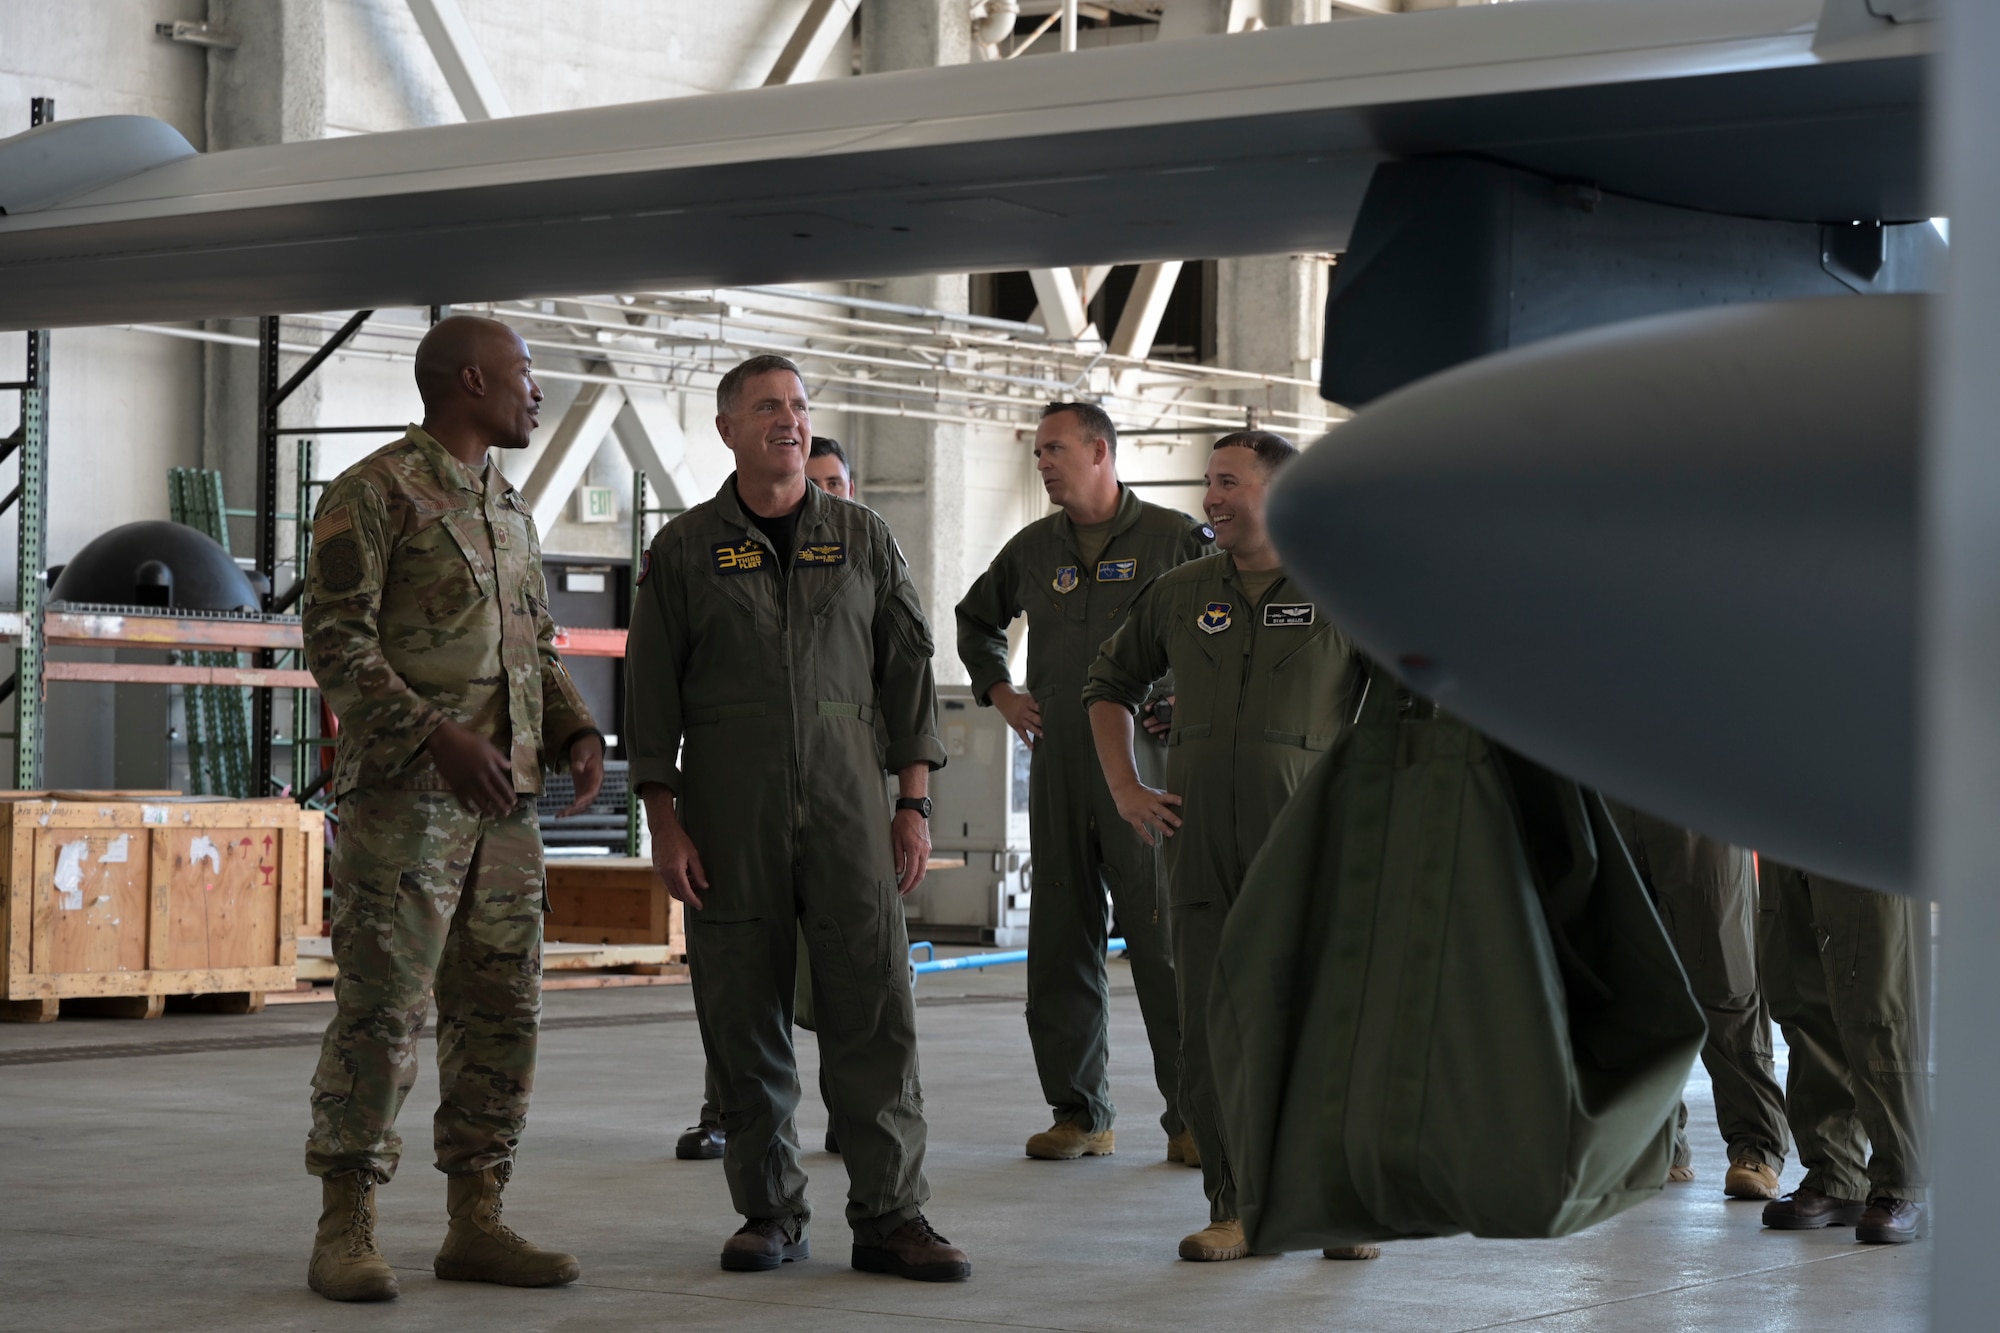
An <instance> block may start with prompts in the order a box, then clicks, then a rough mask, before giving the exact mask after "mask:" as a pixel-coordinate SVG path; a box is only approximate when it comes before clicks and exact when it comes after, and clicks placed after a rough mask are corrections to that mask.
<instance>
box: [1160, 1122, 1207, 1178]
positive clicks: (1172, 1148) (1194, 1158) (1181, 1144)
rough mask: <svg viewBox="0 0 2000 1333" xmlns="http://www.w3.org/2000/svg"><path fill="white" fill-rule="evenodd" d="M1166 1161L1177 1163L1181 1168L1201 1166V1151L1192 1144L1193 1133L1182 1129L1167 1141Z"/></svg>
mask: <svg viewBox="0 0 2000 1333" xmlns="http://www.w3.org/2000/svg"><path fill="white" fill-rule="evenodd" d="M1167 1160H1168V1161H1169V1162H1179V1163H1180V1164H1181V1165H1182V1166H1192V1167H1195V1168H1197V1169H1199V1168H1200V1166H1201V1149H1200V1148H1197V1147H1196V1146H1195V1143H1194V1131H1193V1130H1191V1129H1184V1130H1182V1131H1181V1132H1180V1133H1178V1134H1176V1135H1174V1136H1173V1137H1172V1138H1170V1139H1168V1140H1167Z"/></svg>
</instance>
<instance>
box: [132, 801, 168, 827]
mask: <svg viewBox="0 0 2000 1333" xmlns="http://www.w3.org/2000/svg"><path fill="white" fill-rule="evenodd" d="M139 822H140V823H141V824H164V823H166V822H167V807H165V806H164V805H142V806H140V807H139Z"/></svg>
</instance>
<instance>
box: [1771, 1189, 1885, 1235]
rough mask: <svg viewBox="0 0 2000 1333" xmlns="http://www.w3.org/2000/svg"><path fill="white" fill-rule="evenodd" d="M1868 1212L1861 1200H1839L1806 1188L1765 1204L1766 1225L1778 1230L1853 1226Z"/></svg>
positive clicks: (1866, 1206) (1810, 1229)
mask: <svg viewBox="0 0 2000 1333" xmlns="http://www.w3.org/2000/svg"><path fill="white" fill-rule="evenodd" d="M1867 1211H1868V1205H1867V1204H1866V1203H1865V1202H1863V1201H1862V1200H1860V1199H1836V1198H1834V1197H1833V1196H1832V1195H1831V1194H1821V1193H1820V1192H1819V1191H1818V1190H1809V1189H1805V1188H1803V1187H1801V1188H1799V1189H1795V1190H1793V1191H1792V1192H1791V1193H1790V1194H1787V1195H1786V1196H1785V1197H1784V1198H1782V1199H1779V1200H1777V1201H1776V1202H1774V1203H1767V1204H1765V1205H1764V1225H1765V1226H1767V1227H1770V1228H1771V1229H1772V1230H1774V1231H1813V1230H1816V1229H1818V1228H1820V1227H1851V1226H1853V1225H1854V1224H1855V1223H1857V1222H1859V1221H1860V1220H1861V1215H1862V1214H1863V1213H1865V1212H1867Z"/></svg>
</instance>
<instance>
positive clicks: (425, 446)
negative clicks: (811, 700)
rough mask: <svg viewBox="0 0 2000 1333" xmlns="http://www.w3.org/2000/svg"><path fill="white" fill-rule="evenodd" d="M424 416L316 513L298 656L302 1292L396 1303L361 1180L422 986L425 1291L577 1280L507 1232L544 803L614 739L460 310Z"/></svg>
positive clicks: (505, 384) (441, 330) (582, 780)
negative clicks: (304, 834)
mask: <svg viewBox="0 0 2000 1333" xmlns="http://www.w3.org/2000/svg"><path fill="white" fill-rule="evenodd" d="M416 375H417V388H418V390H419V391H420V392H421V393H422V395H423V401H424V422H423V425H422V426H411V427H410V429H409V433H408V434H407V435H405V436H404V437H403V438H402V439H400V440H398V441H396V442H395V443H394V444H391V445H388V446H387V447H385V448H382V449H379V450H377V451H376V452H375V453H373V454H371V455H369V456H368V457H367V458H366V459H363V460H362V461H361V462H359V463H357V464H355V465H354V466H353V467H351V468H349V469H348V470H347V471H346V472H343V473H342V474H341V475H340V476H339V477H338V478H337V479H335V481H334V482H333V484H332V485H330V486H329V487H327V490H326V494H325V496H324V497H323V498H322V499H321V501H320V504H319V509H318V512H317V515H316V517H315V519H314V522H313V540H314V547H313V553H312V567H311V571H310V576H309V579H308V582H307V585H306V600H305V614H304V621H305V624H304V631H305V646H306V660H307V662H308V664H309V665H310V666H311V668H312V672H313V676H314V678H315V679H316V680H317V681H318V682H319V687H320V690H321V691H322V692H323V693H324V694H325V696H326V700H327V702H328V704H329V705H331V706H332V708H333V711H334V714H335V716H337V717H338V718H339V719H340V723H341V728H340V739H339V742H338V749H337V751H336V759H335V763H334V774H333V783H332V791H333V794H334V797H335V798H336V800H337V801H338V803H339V810H340V829H339V836H338V837H337V838H336V839H335V840H334V844H333V923H332V924H333V959H334V963H335V965H336V966H337V967H338V968H339V977H338V979H337V980H336V981H335V983H334V998H335V1001H336V1005H335V1010H334V1016H333V1020H332V1022H331V1023H329V1024H328V1025H327V1030H326V1039H325V1041H324V1043H323V1044H322V1046H321V1050H320V1057H319V1065H318V1068H317V1069H316V1070H315V1071H314V1073H313V1080H312V1086H313V1095H312V1132H311V1135H310V1137H309V1138H308V1139H307V1143H306V1169H307V1170H308V1171H310V1172H311V1173H312V1174H313V1175H316V1176H318V1177H320V1178H321V1181H322V1182H323V1183H322V1187H321V1196H322V1209H321V1214H320V1222H319V1231H318V1235H317V1237H316V1238H315V1241H314V1245H313V1252H312V1261H311V1263H310V1265H309V1267H308V1269H307V1281H308V1283H309V1284H310V1285H311V1287H312V1289H313V1290H314V1291H317V1292H319V1293H320V1294H321V1295H323V1296H327V1297H329V1298H331V1299H333V1300H341V1301H366V1300H386V1299H388V1298H390V1297H393V1296H395V1295H396V1294H397V1282H396V1276H395V1274H394V1272H393V1271H392V1270H391V1268H390V1266H389V1264H388V1263H387V1262H386V1261H385V1260H384V1259H383V1257H382V1254H381V1251H380V1249H379V1247H378V1246H377V1243H376V1239H375V1203H374V1197H375V1187H376V1186H377V1185H378V1184H386V1183H388V1181H389V1180H390V1178H391V1177H393V1176H394V1175H395V1172H396V1165H397V1162H398V1161H399V1159H400V1157H401V1153H402V1139H401V1137H400V1136H399V1135H398V1134H397V1133H396V1128H395V1125H396V1116H397V1113H398V1112H399V1111H400V1110H401V1109H402V1106H403V1100H404V1098H405V1097H406V1096H408V1094H409V1091H410V1089H411V1088H412V1087H413V1086H415V1084H416V1077H417V1058H416V1042H417V1034H418V1033H419V1032H421V1031H422V1030H423V1026H424V1018H425V1011H426V1008H427V1004H428V996H429V995H430V993H431V992H433V990H434V991H435V993H436V996H437V1012H438V1033H437V1044H438V1075H439V1082H440V1084H441V1104H440V1105H439V1107H438V1111H437V1116H436V1118H435V1121H434V1138H435V1146H436V1152H437V1168H438V1170H440V1171H442V1172H444V1173H445V1175H446V1177H447V1180H446V1186H445V1195H446V1208H447V1212H448V1214H449V1217H450V1222H449V1225H448V1226H447V1228H446V1231H445V1240H444V1246H443V1248H442V1249H440V1250H439V1251H438V1254H437V1257H436V1259H435V1260H434V1261H433V1263H432V1268H433V1271H434V1272H435V1273H436V1274H437V1276H438V1277H440V1278H445V1279H448V1280H457V1281H469V1282H499V1283H504V1284H507V1285H509V1286H523V1287H539V1286H553V1285H556V1284H559V1283H564V1282H574V1281H575V1280H576V1279H577V1276H578V1273H579V1268H578V1265H577V1262H576V1260H575V1259H573V1258H572V1257H570V1256H569V1255H567V1254H559V1253H556V1252H554V1251H551V1250H543V1249H539V1248H537V1247H536V1246H534V1245H531V1244H529V1243H528V1242H527V1241H525V1240H523V1239H522V1238H521V1237H520V1236H518V1235H516V1234H515V1233H514V1231H513V1230H512V1229H511V1228H509V1227H508V1226H507V1225H506V1224H505V1223H503V1222H502V1221H501V1220H500V1197H501V1191H502V1190H503V1189H504V1188H505V1187H506V1184H507V1182H508V1180H509V1178H510V1177H511V1175H512V1173H513V1168H514V1152H515V1148H516V1145H517V1144H518V1143H519V1142H520V1138H521V1130H522V1126H523V1125H524V1124H525V1123H526V1121H527V1115H528V1094H529V1091H530V1089H531V1088H532V1087H533V1086H534V1074H535V1044H536V1034H537V1028H538V1024H539V1020H540V1015H541V982H542V975H541V952H542V913H543V910H544V884H543V874H542V840H541V832H540V830H539V828H538V827H537V824H536V820H535V793H536V792H538V791H540V790H541V770H542V768H543V766H544V765H545V764H559V763H566V764H567V765H568V766H569V769H570V771H571V773H572V774H573V775H574V777H575V780H576V803H575V804H574V805H572V806H571V807H570V809H569V810H568V811H567V812H566V813H570V814H574V813H576V812H578V811H580V810H583V809H584V808H586V807H587V806H589V804H590V802H591V801H592V799H593V798H594V797H595V796H596V795H597V790H598V787H599V785H600V784H601V783H602V782H603V779H604V738H603V736H602V735H601V734H600V733H599V732H598V731H597V728H596V726H595V725H594V724H593V723H592V721H591V718H590V713H589V711H588V710H587V709H586V708H585V707H584V703H583V700H582V698H581V696H580V695H579V694H578V693H577V690H576V687H575V686H574V684H572V683H571V681H570V678H569V673H568V672H567V671H566V670H564V668H563V664H562V660H561V658H560V657H558V656H557V654H556V651H555V648H554V646H553V643H554V638H555V626H554V624H553V623H552V622H551V621H550V619H549V614H548V590H547V588H546V586H545V584H544V583H543V575H542V555H541V547H540V543H539V541H538V540H537V538H536V535H535V525H534V520H533V519H532V518H530V517H529V513H528V506H527V504H526V503H525V502H524V501H523V500H522V498H521V496H520V493H519V492H517V491H516V490H515V489H514V488H513V487H512V486H510V485H508V483H507V479H506V478H505V477H503V476H501V475H500V469H499V467H498V466H497V465H496V464H495V463H494V462H493V461H492V460H491V458H489V456H488V455H489V453H490V451H492V450H494V449H519V448H522V447H524V446H526V444H527V443H528V436H529V433H530V432H531V431H533V429H534V427H535V419H536V413H537V412H538V410H539V405H540V403H541V398H542V392H541V390H540V389H539V388H538V387H537V386H536V384H535V381H534V377H533V374H532V372H531V369H530V365H529V357H528V349H527V347H526V345H525V344H524V343H522V341H521V339H520V337H519V336H518V335H517V334H515V333H514V331H513V330H511V329H509V328H508V327H507V326H506V325H504V324H500V323H498V322H496V321H493V320H487V319H477V318H473V317H471V316H466V315H455V316H453V317H451V318H450V319H446V320H444V321H442V322H440V323H439V324H438V325H436V326H435V327H434V328H432V329H431V331H430V332H429V333H428V334H426V335H425V337H424V340H423V342H422V343H420V344H419V345H418V348H417V365H416Z"/></svg>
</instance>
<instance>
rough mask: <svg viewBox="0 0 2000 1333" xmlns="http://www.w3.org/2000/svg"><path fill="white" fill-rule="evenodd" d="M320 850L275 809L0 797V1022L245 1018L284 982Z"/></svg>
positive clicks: (315, 820) (314, 890) (282, 803)
mask: <svg viewBox="0 0 2000 1333" xmlns="http://www.w3.org/2000/svg"><path fill="white" fill-rule="evenodd" d="M324 838H325V825H324V819H323V817H322V816H321V815H320V814H319V813H318V812H316V811H301V810H300V809H299V807H298V806H297V805H295V804H294V803H292V802H291V801H289V800H283V799H279V800H267V801H226V800H213V799H209V798H187V797H169V796H157V797H155V796H134V795H132V794H129V793H89V792H61V793H34V794H22V793H11V792H10V793H0V1019H12V1020H15V1021H21V1020H27V1021H45V1020H47V1019H50V1018H53V1017H55V1016H56V1014H57V1013H59V1012H62V1011H63V1010H64V1009H68V1010H70V1011H71V1012H81V1011H84V1010H91V1011H95V1012H101V1013H109V1014H112V1015H115V1016H120V1017H131V1018H154V1017H158V1016H159V1014H160V1013H162V1012H163V1011H164V1009H165V1007H166V1001H167V997H168V996H196V997H201V999H200V1000H199V1002H198V1005H199V1007H203V1008H207V1009H210V1010H220V1011H222V1012H234V1013H254V1012H256V1011H257V1010H258V1009H261V1008H262V1007H263V995H264V993H265V992H266V991H273V990H287V991H288V990H291V989H292V988H293V987H294V986H295V985H296V984H297V983H296V978H295V975H294V972H295V967H296V964H297V941H298V934H299V931H300V929H301V926H302V924H304V925H305V928H307V929H317V925H316V921H317V917H318V912H317V910H316V909H317V907H318V901H319V893H320V884H321V879H322V864H323V852H322V848H323V845H324ZM308 923H310V924H308Z"/></svg>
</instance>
